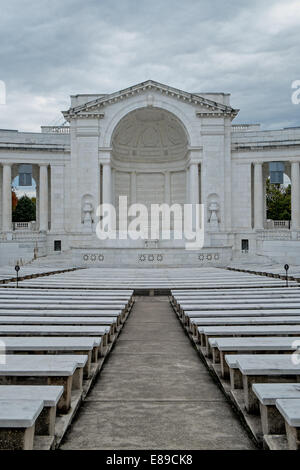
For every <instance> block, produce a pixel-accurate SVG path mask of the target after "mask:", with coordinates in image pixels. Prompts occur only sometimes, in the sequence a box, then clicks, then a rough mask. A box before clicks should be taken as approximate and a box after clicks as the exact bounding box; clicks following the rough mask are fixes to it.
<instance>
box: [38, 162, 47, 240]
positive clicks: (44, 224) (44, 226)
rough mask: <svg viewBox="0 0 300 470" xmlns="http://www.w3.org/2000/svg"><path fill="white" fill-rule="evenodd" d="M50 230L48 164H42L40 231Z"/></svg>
mask: <svg viewBox="0 0 300 470" xmlns="http://www.w3.org/2000/svg"><path fill="white" fill-rule="evenodd" d="M47 231H48V165H47V164H41V165H40V232H47Z"/></svg>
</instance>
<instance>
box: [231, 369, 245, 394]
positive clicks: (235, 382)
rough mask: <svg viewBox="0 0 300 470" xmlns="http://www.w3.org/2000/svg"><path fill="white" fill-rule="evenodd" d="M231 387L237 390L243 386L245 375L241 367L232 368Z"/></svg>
mask: <svg viewBox="0 0 300 470" xmlns="http://www.w3.org/2000/svg"><path fill="white" fill-rule="evenodd" d="M229 372H230V388H231V390H236V389H240V388H243V376H242V374H241V373H240V371H239V369H230V370H229Z"/></svg>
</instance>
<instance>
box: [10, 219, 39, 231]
mask: <svg viewBox="0 0 300 470" xmlns="http://www.w3.org/2000/svg"><path fill="white" fill-rule="evenodd" d="M36 228H37V224H36V221H35V220H34V221H32V222H14V223H13V230H15V231H18V230H19V231H34V230H36Z"/></svg>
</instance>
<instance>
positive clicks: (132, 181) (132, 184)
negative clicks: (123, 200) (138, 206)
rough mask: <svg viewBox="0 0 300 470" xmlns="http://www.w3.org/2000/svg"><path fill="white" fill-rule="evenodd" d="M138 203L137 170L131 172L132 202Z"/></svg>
mask: <svg viewBox="0 0 300 470" xmlns="http://www.w3.org/2000/svg"><path fill="white" fill-rule="evenodd" d="M135 203H136V172H135V171H133V172H132V173H130V204H135Z"/></svg>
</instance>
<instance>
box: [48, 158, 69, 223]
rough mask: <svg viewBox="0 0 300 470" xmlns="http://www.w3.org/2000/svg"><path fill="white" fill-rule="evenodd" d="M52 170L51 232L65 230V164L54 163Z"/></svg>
mask: <svg viewBox="0 0 300 470" xmlns="http://www.w3.org/2000/svg"><path fill="white" fill-rule="evenodd" d="M50 170H51V195H50V197H51V232H63V231H64V215H65V214H64V211H65V205H64V203H65V191H64V185H65V181H64V166H63V165H55V164H54V165H53V164H51V166H50Z"/></svg>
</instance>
